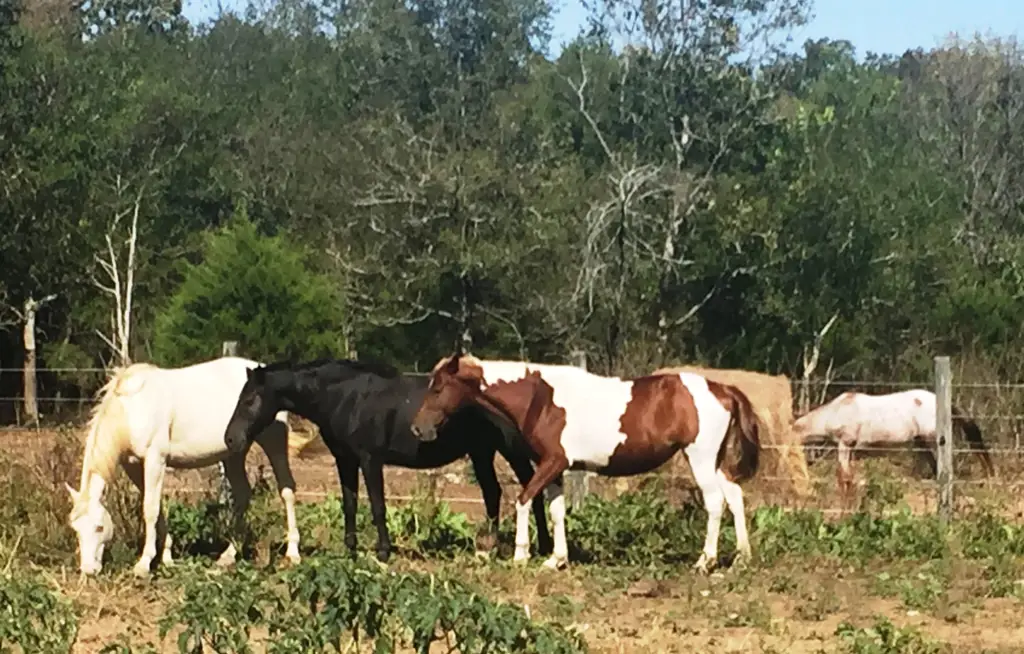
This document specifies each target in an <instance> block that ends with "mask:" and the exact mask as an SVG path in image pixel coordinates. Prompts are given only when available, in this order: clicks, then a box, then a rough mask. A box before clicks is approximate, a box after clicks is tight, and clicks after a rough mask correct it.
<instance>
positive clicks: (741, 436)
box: [715, 384, 761, 484]
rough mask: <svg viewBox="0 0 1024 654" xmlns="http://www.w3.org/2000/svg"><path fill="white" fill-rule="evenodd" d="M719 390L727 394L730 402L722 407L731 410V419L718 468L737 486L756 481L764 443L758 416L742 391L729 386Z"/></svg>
mask: <svg viewBox="0 0 1024 654" xmlns="http://www.w3.org/2000/svg"><path fill="white" fill-rule="evenodd" d="M718 388H720V389H722V390H723V391H724V392H725V395H726V398H727V400H728V402H723V404H725V405H726V408H727V409H729V412H730V413H731V414H732V419H731V420H730V421H729V431H728V432H727V433H726V435H725V438H724V439H723V440H722V445H721V447H720V448H719V449H718V460H717V461H716V462H715V464H716V467H717V468H719V469H720V470H721V471H722V472H724V473H725V474H726V475H728V476H729V478H730V479H731V480H732V481H734V482H736V483H737V484H738V483H741V482H743V481H746V480H747V479H750V478H751V477H753V476H754V475H755V474H756V473H757V467H758V464H759V463H760V458H761V441H760V438H759V435H758V426H757V415H756V414H755V413H754V407H753V405H751V404H750V400H749V399H747V396H746V395H745V394H744V393H743V391H741V390H740V389H738V388H736V387H735V386H729V385H727V384H718ZM730 405H731V406H730Z"/></svg>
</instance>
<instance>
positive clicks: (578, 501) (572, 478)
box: [565, 350, 592, 509]
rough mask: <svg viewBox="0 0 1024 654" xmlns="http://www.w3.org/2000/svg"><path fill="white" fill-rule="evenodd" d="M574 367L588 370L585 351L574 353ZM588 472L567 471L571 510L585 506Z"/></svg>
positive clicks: (566, 482)
mask: <svg viewBox="0 0 1024 654" xmlns="http://www.w3.org/2000/svg"><path fill="white" fill-rule="evenodd" d="M572 359H573V365H574V366H576V367H577V368H583V369H584V370H586V369H587V353H586V352H584V351H583V350H574V351H573V353H572ZM591 474H592V473H590V472H588V471H586V470H567V471H566V473H565V495H566V499H567V500H568V502H569V508H572V509H577V508H579V507H580V506H582V505H583V501H584V500H585V499H586V497H587V493H589V492H590V475H591Z"/></svg>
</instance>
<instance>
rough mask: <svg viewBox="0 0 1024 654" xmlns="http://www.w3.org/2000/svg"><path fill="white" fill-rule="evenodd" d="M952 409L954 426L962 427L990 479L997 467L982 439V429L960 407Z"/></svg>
mask: <svg viewBox="0 0 1024 654" xmlns="http://www.w3.org/2000/svg"><path fill="white" fill-rule="evenodd" d="M952 409H953V424H956V425H960V429H961V430H963V432H964V437H965V438H966V439H967V441H968V443H970V445H971V448H972V449H974V450H975V451H976V452H977V453H978V457H979V458H981V462H982V464H983V465H984V466H985V473H986V474H987V475H988V476H989V477H993V476H995V474H996V470H995V466H994V465H992V456H991V455H990V454H989V451H988V446H987V445H985V441H984V440H982V438H981V429H980V428H979V427H978V423H976V422H974V420H972V419H970V418H969V417H968V416H967V414H966V413H964V412H963V411H961V410H960V408H959V407H957V406H954V407H952Z"/></svg>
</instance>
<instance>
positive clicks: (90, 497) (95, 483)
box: [79, 468, 107, 506]
mask: <svg viewBox="0 0 1024 654" xmlns="http://www.w3.org/2000/svg"><path fill="white" fill-rule="evenodd" d="M106 487H107V480H106V479H104V478H103V476H102V475H101V474H100V473H98V472H97V471H95V470H92V469H90V468H86V469H85V473H84V474H83V475H82V486H81V488H79V492H81V493H82V495H81V500H80V501H82V502H83V503H84V505H85V506H89V505H98V504H100V500H102V499H103V491H104V489H106Z"/></svg>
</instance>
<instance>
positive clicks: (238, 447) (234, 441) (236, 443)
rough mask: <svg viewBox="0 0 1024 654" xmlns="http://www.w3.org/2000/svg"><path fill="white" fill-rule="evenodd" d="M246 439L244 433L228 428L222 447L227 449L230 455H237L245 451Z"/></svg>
mask: <svg viewBox="0 0 1024 654" xmlns="http://www.w3.org/2000/svg"><path fill="white" fill-rule="evenodd" d="M245 442H246V437H245V433H243V432H242V431H241V430H237V429H231V428H230V427H229V428H228V431H227V432H225V434H224V446H225V447H226V448H227V449H228V452H231V453H232V454H239V453H241V452H242V450H244V449H245Z"/></svg>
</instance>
